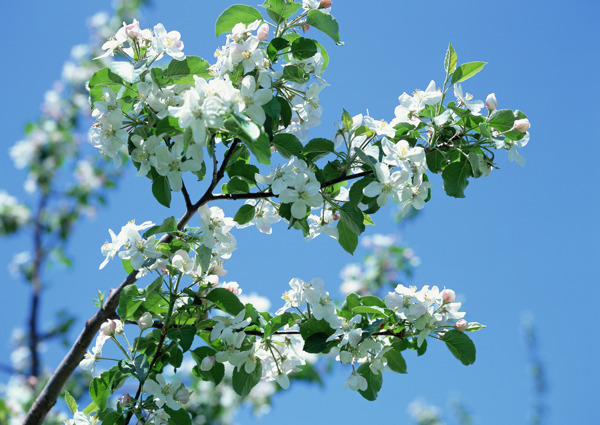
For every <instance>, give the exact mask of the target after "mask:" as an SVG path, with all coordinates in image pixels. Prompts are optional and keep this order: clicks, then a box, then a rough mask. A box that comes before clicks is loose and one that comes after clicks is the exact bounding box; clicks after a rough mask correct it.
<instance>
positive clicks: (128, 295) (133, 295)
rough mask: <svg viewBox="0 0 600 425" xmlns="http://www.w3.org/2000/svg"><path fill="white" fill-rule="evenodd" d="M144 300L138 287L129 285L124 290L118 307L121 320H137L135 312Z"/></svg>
mask: <svg viewBox="0 0 600 425" xmlns="http://www.w3.org/2000/svg"><path fill="white" fill-rule="evenodd" d="M144 300H145V299H144V297H143V296H141V295H140V293H139V290H138V287H137V286H136V285H129V286H126V287H125V288H123V291H121V295H120V297H119V307H117V314H118V315H119V317H120V318H121V320H135V319H137V317H136V316H135V312H136V310H137V309H138V307H139V306H141V305H142V303H143V302H144Z"/></svg>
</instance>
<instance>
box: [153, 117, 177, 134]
mask: <svg viewBox="0 0 600 425" xmlns="http://www.w3.org/2000/svg"><path fill="white" fill-rule="evenodd" d="M182 132H183V129H182V128H181V127H179V118H175V117H171V116H168V117H165V118H163V119H162V120H160V121H158V122H157V123H156V134H163V133H166V134H167V135H168V136H172V135H175V134H179V133H182Z"/></svg>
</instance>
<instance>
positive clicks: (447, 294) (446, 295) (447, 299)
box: [442, 289, 456, 304]
mask: <svg viewBox="0 0 600 425" xmlns="http://www.w3.org/2000/svg"><path fill="white" fill-rule="evenodd" d="M455 299H456V294H455V293H454V291H453V290H452V289H444V290H443V291H442V300H444V304H447V303H452V302H454V300H455Z"/></svg>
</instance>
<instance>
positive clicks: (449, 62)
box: [444, 43, 457, 74]
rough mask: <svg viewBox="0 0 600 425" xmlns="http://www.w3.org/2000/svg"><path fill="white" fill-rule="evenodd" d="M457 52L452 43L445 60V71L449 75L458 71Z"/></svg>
mask: <svg viewBox="0 0 600 425" xmlns="http://www.w3.org/2000/svg"><path fill="white" fill-rule="evenodd" d="M456 61H457V56H456V51H455V50H454V47H452V43H450V44H449V45H448V50H447V51H446V57H445V58H444V69H445V70H446V72H447V73H448V74H452V73H453V72H454V70H455V69H456Z"/></svg>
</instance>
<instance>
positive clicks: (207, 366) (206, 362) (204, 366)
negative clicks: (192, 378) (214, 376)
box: [200, 356, 215, 372]
mask: <svg viewBox="0 0 600 425" xmlns="http://www.w3.org/2000/svg"><path fill="white" fill-rule="evenodd" d="M214 365H215V358H214V357H213V356H206V357H204V358H203V359H202V363H200V370H203V371H205V372H206V371H209V370H211V369H212V367H213V366H214Z"/></svg>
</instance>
